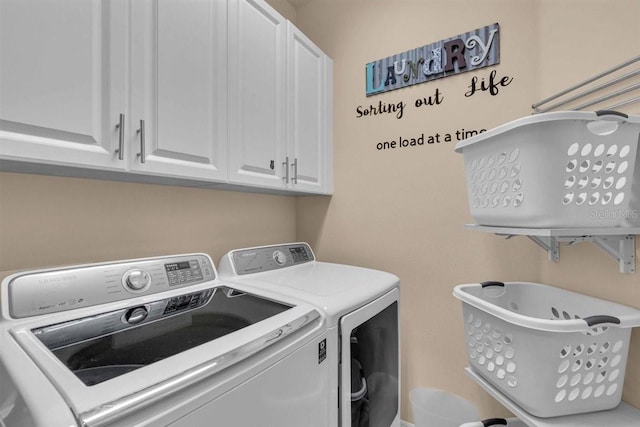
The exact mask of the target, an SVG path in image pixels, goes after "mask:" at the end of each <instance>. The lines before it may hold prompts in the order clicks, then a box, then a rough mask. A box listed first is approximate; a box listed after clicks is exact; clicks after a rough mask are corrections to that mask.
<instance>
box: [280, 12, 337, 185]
mask: <svg viewBox="0 0 640 427" xmlns="http://www.w3.org/2000/svg"><path fill="white" fill-rule="evenodd" d="M287 41H288V45H287V48H288V50H287V63H288V67H289V69H288V74H287V80H288V91H287V92H288V97H289V102H288V117H289V124H288V132H289V135H288V141H289V156H290V158H291V159H292V160H291V161H292V171H291V174H292V185H291V188H292V189H294V190H297V191H308V192H314V193H322V192H324V186H325V181H326V179H327V178H326V175H327V171H326V170H325V167H326V163H327V160H328V158H327V157H328V156H327V146H328V144H330V142H331V141H330V134H329V133H328V132H329V128H327V125H328V122H327V106H328V105H329V104H328V101H329V99H328V97H330V95H329V94H327V90H328V82H330V81H331V79H330V75H331V74H330V73H331V71H330V67H328V65H330V64H331V60H329V59H328V58H327V56H326V55H325V54H324V53H323V52H322V51H321V50H320V49H319V48H318V47H317V46H316V45H314V44H313V43H312V42H311V41H310V40H309V39H308V38H307V37H306V36H305V35H304V34H302V32H301V31H300V30H298V29H297V28H296V27H294V26H293V25H292V24H291V23H289V24H288V28H287Z"/></svg>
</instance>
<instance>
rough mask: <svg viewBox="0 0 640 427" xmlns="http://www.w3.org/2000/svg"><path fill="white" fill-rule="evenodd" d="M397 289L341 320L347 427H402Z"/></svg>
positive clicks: (342, 389)
mask: <svg viewBox="0 0 640 427" xmlns="http://www.w3.org/2000/svg"><path fill="white" fill-rule="evenodd" d="M399 297H400V291H399V290H398V289H394V290H392V291H390V292H389V293H387V294H385V295H383V296H382V297H380V298H378V299H376V300H375V301H373V302H371V303H369V304H367V305H365V306H363V307H361V308H359V309H358V310H355V311H354V312H352V313H349V314H348V315H346V316H344V317H342V319H341V320H340V340H341V344H342V345H341V348H342V354H341V356H340V357H341V360H340V361H341V367H340V419H341V426H342V427H349V426H351V427H399V426H400V347H399V322H398V304H399Z"/></svg>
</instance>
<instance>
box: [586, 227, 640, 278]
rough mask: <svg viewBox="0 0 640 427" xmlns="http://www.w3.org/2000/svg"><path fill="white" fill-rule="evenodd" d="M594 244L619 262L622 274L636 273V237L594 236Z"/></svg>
mask: <svg viewBox="0 0 640 427" xmlns="http://www.w3.org/2000/svg"><path fill="white" fill-rule="evenodd" d="M592 241H593V244H594V245H596V246H597V247H599V248H600V249H602V250H603V251H604V252H605V253H606V254H607V255H609V256H610V257H611V258H613V259H614V260H616V261H618V264H619V265H620V273H635V271H636V262H635V256H636V253H635V252H636V245H635V236H593V240H592Z"/></svg>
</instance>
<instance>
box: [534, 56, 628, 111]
mask: <svg viewBox="0 0 640 427" xmlns="http://www.w3.org/2000/svg"><path fill="white" fill-rule="evenodd" d="M638 61H640V55H638V56H636V57H635V58H631V59H629V60H628V61H625V62H623V63H622V64H620V65H617V66H615V67H613V68H611V69H609V70H606V71H603V72H602V73H600V74H598V75H596V76H593V77H591V78H590V79H587V80H585V81H583V82H581V83H578V84H576V85H574V86H571V87H570V88H568V89H565V90H563V91H561V92H558V93H556V94H555V95H552V96H550V97H548V98H545V99H543V100H542V101H538V102H536V103H534V104H533V105H531V108H533V109H536V108H538V107H539V106H541V105H543V104H546V103H547V102H549V101H553V100H554V99H557V98H560V97H561V96H563V95H566V94H567V93H569V92H573V91H574V90H576V89H579V88H581V87H583V86H585V85H588V84H589V83H592V82H594V81H596V80H598V79H600V78H602V77H604V76H606V75H608V74H611V73H613V72H615V71H618V70H620V69H621V68H624V67H627V66H629V65H631V64H633V63H634V62H638Z"/></svg>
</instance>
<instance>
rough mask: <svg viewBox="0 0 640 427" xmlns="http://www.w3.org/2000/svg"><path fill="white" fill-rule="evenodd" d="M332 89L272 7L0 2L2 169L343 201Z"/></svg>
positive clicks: (214, 2) (246, 0)
mask: <svg viewBox="0 0 640 427" xmlns="http://www.w3.org/2000/svg"><path fill="white" fill-rule="evenodd" d="M331 78H332V77H331V60H330V59H329V58H328V57H327V56H326V55H325V54H323V53H322V51H320V49H318V48H317V47H316V46H315V45H314V44H313V43H311V42H310V41H309V40H308V39H307V38H306V37H305V36H304V35H303V34H302V33H301V32H300V31H298V30H297V29H296V28H295V27H294V26H293V25H291V24H290V23H288V22H287V21H286V20H285V19H284V18H283V17H282V16H281V15H280V14H278V13H277V12H276V11H275V10H274V9H273V8H272V7H271V6H269V5H268V4H267V3H266V2H265V1H264V0H135V1H133V0H65V1H59V0H0V170H10V171H22V172H34V171H35V172H40V171H42V172H44V173H55V174H67V175H81V176H89V177H91V176H94V177H100V178H112V177H116V178H117V179H128V180H133V181H136V180H138V181H145V182H171V183H175V184H180V183H182V184H185V185H202V186H209V185H211V184H213V185H215V184H218V183H230V184H235V185H238V186H249V187H255V188H265V189H275V190H282V192H290V191H291V192H296V193H330V192H331V134H330V131H331V92H332V81H331ZM43 164H46V165H49V166H48V167H47V168H41V165H43ZM39 168H40V169H39ZM116 175H117V176H116ZM160 177H162V178H160Z"/></svg>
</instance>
